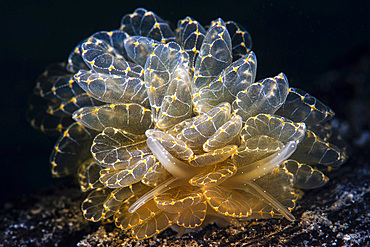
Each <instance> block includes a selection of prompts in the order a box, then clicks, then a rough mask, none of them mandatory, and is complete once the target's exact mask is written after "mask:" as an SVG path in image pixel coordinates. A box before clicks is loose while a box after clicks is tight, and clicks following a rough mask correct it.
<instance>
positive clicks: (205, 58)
mask: <svg viewBox="0 0 370 247" xmlns="http://www.w3.org/2000/svg"><path fill="white" fill-rule="evenodd" d="M231 62H232V46H231V38H230V34H229V32H228V31H227V28H226V25H225V23H224V21H223V20H222V19H220V18H219V19H217V20H216V21H213V22H212V24H211V26H210V28H209V29H208V31H207V34H206V37H205V38H204V41H203V44H202V46H201V48H200V52H199V56H198V57H197V59H196V61H195V65H194V69H195V73H194V91H195V92H197V91H199V89H201V88H202V87H204V86H207V85H208V84H209V83H210V82H211V81H213V80H214V79H215V78H216V77H217V76H218V75H219V74H220V73H221V72H222V70H223V69H225V68H226V67H227V66H228V65H229V64H230V63H231Z"/></svg>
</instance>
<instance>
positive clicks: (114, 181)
mask: <svg viewBox="0 0 370 247" xmlns="http://www.w3.org/2000/svg"><path fill="white" fill-rule="evenodd" d="M91 153H92V154H93V157H94V159H95V160H97V161H98V162H99V164H100V165H101V166H103V167H106V168H105V169H103V170H101V171H100V182H102V183H103V184H105V185H106V186H107V187H109V188H117V187H125V186H128V185H130V184H133V183H136V182H138V181H140V180H141V179H142V178H143V177H144V175H145V173H146V172H147V171H148V170H149V169H150V168H151V167H152V166H153V165H154V164H155V162H156V159H155V157H154V156H153V155H151V152H150V150H149V149H148V147H147V145H146V142H145V136H133V135H128V134H127V133H126V134H125V133H124V131H122V130H119V129H115V128H106V129H105V130H104V131H103V132H102V133H101V134H99V135H97V136H96V137H95V139H94V141H93V144H92V146H91Z"/></svg>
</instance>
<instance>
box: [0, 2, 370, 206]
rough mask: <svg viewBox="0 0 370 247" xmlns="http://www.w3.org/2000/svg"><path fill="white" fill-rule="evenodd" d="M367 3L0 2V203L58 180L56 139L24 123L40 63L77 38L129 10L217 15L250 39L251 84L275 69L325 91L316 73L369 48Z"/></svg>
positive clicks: (115, 23)
mask: <svg viewBox="0 0 370 247" xmlns="http://www.w3.org/2000/svg"><path fill="white" fill-rule="evenodd" d="M369 5H370V4H369V1H354V0H352V1H343V0H342V1H341V0H337V1H331V0H330V1H328V0H325V1H262V0H253V1H248V0H245V1H239V2H235V1H234V2H231V1H225V0H224V1H198V2H192V1H174V0H172V1H134V0H132V1H76V0H75V1H50V0H48V1H40V0H38V1H37V0H35V1H31V0H29V1H1V3H0V28H1V29H0V30H1V33H0V58H1V60H0V75H1V77H0V85H1V89H2V92H1V93H0V100H1V101H0V133H1V135H0V138H1V142H0V162H1V164H0V167H1V169H0V195H1V197H0V203H1V204H2V203H4V202H6V201H8V200H9V199H10V198H12V197H14V196H19V195H21V194H29V193H32V192H34V191H36V190H39V189H41V188H44V187H46V186H48V185H50V184H51V183H57V182H58V181H60V180H59V179H53V178H51V174H50V171H49V163H48V156H49V153H50V151H51V149H52V147H53V145H54V143H55V140H56V139H55V138H54V137H48V136H45V135H43V134H41V133H39V132H37V131H35V130H33V129H32V128H31V127H30V126H29V124H28V123H27V121H26V120H25V111H26V108H27V100H28V97H29V95H30V94H31V93H32V90H33V87H34V85H35V80H36V78H37V76H38V75H39V74H40V73H42V72H43V70H44V68H45V66H46V65H47V64H49V63H52V62H56V61H63V60H65V59H66V58H67V57H68V54H69V52H70V51H71V50H72V49H73V48H74V46H75V45H76V44H77V43H78V42H79V41H80V40H82V39H84V38H86V37H88V36H90V35H91V34H93V33H94V32H96V31H101V30H112V29H116V28H118V27H119V25H120V20H121V18H122V16H123V15H124V14H126V13H132V12H133V11H134V10H135V8H137V7H144V8H146V9H148V10H152V11H154V12H155V13H157V14H158V15H159V16H161V17H162V18H163V19H165V20H168V21H169V22H170V23H172V25H173V27H175V26H176V24H177V20H179V19H182V18H184V17H186V16H188V15H189V16H192V17H193V18H195V19H197V20H198V21H199V22H200V23H202V24H203V25H204V26H205V25H208V24H209V23H210V21H211V20H213V19H215V18H217V17H222V18H223V19H224V20H225V21H227V20H234V21H236V22H238V23H240V24H242V25H243V26H244V27H245V28H247V30H248V31H249V32H250V34H251V35H252V39H253V50H254V52H255V53H256V55H257V58H258V73H257V79H261V78H264V77H268V76H274V75H276V74H278V73H279V72H281V71H282V72H284V73H285V74H286V75H287V76H288V78H289V81H290V84H291V85H292V86H296V87H300V88H302V89H304V90H306V91H309V92H313V91H314V92H318V91H320V89H321V87H322V89H324V90H327V88H324V86H323V85H320V84H319V83H318V81H319V80H318V78H319V76H320V75H321V74H322V73H324V72H325V71H327V70H328V68H329V67H330V66H332V64H335V63H338V62H341V61H343V59H345V58H346V57H348V56H349V55H351V53H354V52H356V51H358V50H361V47H365V46H366V45H369V44H370V43H369V42H370V17H368V15H369V13H370V8H369ZM324 92H325V91H324ZM346 93H347V92H345V91H343V92H339V93H338V94H337V95H336V99H335V100H338V101H339V102H340V100H341V98H342V94H343V95H345V94H346ZM320 96H321V97H320V99H321V100H322V101H324V102H326V99H325V97H324V98H322V95H320ZM324 96H325V95H324ZM336 105H340V103H338V104H336ZM338 110H339V113H340V112H341V111H340V109H335V108H334V111H337V112H338ZM338 117H339V118H341V117H343V116H341V115H340V114H339V116H338Z"/></svg>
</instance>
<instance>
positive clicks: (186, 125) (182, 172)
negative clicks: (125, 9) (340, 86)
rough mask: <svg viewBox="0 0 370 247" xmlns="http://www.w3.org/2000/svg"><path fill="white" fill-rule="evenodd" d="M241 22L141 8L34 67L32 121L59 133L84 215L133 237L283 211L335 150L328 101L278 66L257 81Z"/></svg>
mask: <svg viewBox="0 0 370 247" xmlns="http://www.w3.org/2000/svg"><path fill="white" fill-rule="evenodd" d="M251 46H252V40H251V37H250V34H249V33H248V32H247V31H246V30H245V29H244V27H242V26H241V25H240V24H238V23H236V22H233V21H228V22H224V21H223V20H222V19H220V18H219V19H216V20H214V21H212V22H211V23H210V25H209V27H208V28H204V27H203V26H202V25H201V24H200V23H199V22H198V21H196V20H195V19H193V18H191V17H186V18H185V19H183V20H180V21H179V22H178V26H177V29H176V31H173V30H171V28H170V26H169V25H168V24H167V23H166V22H165V21H163V20H162V19H161V18H160V17H158V16H157V15H156V14H155V13H153V12H151V11H147V10H145V9H143V8H139V9H136V10H135V11H134V13H132V14H128V15H125V16H124V17H123V19H122V21H121V26H120V28H119V29H118V30H113V31H109V32H106V31H101V32H97V33H95V34H93V35H92V36H90V37H88V38H87V39H85V40H83V41H82V42H80V43H79V44H78V45H77V46H76V47H75V49H74V50H73V51H72V53H71V54H70V55H69V57H68V60H67V61H66V63H58V64H53V65H50V66H49V67H48V68H47V69H46V71H45V72H44V73H43V74H42V75H41V76H40V77H39V79H38V82H37V85H36V88H35V94H36V96H38V97H35V98H36V99H37V100H39V101H41V102H39V103H38V104H33V105H31V111H30V113H31V114H33V119H32V120H31V124H32V125H33V126H34V127H36V128H39V129H41V130H42V131H44V132H49V133H61V136H60V138H59V139H58V141H57V143H56V145H55V147H54V149H53V151H52V154H51V158H50V162H51V170H52V174H53V175H54V176H56V177H62V176H67V175H74V176H76V177H77V178H78V181H79V184H80V186H81V189H82V191H84V192H85V191H90V194H89V195H87V198H86V199H85V200H84V201H83V202H82V206H81V208H82V213H83V215H84V217H85V218H86V219H87V220H90V221H94V222H97V221H102V220H113V221H114V222H115V224H116V226H117V227H119V228H121V229H123V230H126V229H130V230H131V233H132V236H133V237H135V238H138V239H144V238H150V237H152V236H153V235H155V234H158V233H160V232H161V231H163V230H164V229H166V228H168V227H171V228H172V229H174V230H175V231H177V232H178V233H179V234H180V235H181V234H184V233H186V232H189V231H191V230H195V229H199V228H201V227H204V226H205V225H207V224H209V223H216V224H218V225H220V226H225V225H228V224H238V223H239V222H242V221H247V220H252V219H269V218H286V219H287V220H289V221H294V219H295V218H294V216H293V214H292V212H291V211H292V209H293V208H294V207H295V203H296V200H297V199H298V198H299V197H300V195H301V194H302V193H301V190H302V189H304V190H306V189H314V188H318V187H321V186H323V185H324V184H325V183H326V182H327V181H328V178H327V177H326V176H325V175H324V173H323V172H322V171H320V170H319V168H335V167H339V166H340V165H341V164H342V163H343V162H344V161H345V160H346V152H345V150H344V149H343V148H339V147H338V146H337V145H335V144H332V143H335V142H336V141H337V139H338V135H337V134H335V133H336V132H335V131H333V128H332V126H331V125H330V124H329V122H328V120H330V119H331V118H332V117H333V116H334V112H333V111H332V110H331V109H330V108H329V107H327V106H326V105H324V104H323V103H322V102H320V101H319V100H317V99H316V98H315V97H313V96H311V95H310V94H308V93H306V92H304V91H302V90H300V89H297V88H293V87H290V85H289V83H288V79H287V77H286V76H285V75H284V74H283V73H280V74H278V75H276V76H274V77H269V78H265V79H262V80H259V81H256V80H255V78H256V68H257V58H256V55H255V54H254V52H253V51H251Z"/></svg>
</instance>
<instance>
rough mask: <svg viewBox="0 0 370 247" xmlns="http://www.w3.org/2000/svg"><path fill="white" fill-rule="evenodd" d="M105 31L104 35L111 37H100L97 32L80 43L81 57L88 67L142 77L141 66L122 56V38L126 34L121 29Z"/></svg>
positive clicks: (108, 72) (98, 71) (99, 70)
mask: <svg viewBox="0 0 370 247" xmlns="http://www.w3.org/2000/svg"><path fill="white" fill-rule="evenodd" d="M105 33H106V34H107V35H104V37H106V36H109V37H111V38H110V39H109V40H106V39H101V35H100V33H98V35H96V36H92V37H90V38H89V39H88V40H87V41H86V42H84V43H83V44H82V45H81V49H82V58H83V59H84V61H85V63H86V64H87V65H88V66H89V68H90V69H92V70H93V71H94V72H97V73H104V74H109V75H128V76H133V77H142V75H143V74H144V71H143V68H142V67H141V66H140V65H137V64H135V63H132V62H130V61H126V59H125V58H124V54H125V51H124V46H123V43H122V40H124V39H125V38H126V37H127V34H126V33H125V32H122V31H114V32H105ZM116 36H118V37H116ZM117 40H120V41H121V42H118V41H117ZM116 41H117V42H116Z"/></svg>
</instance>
